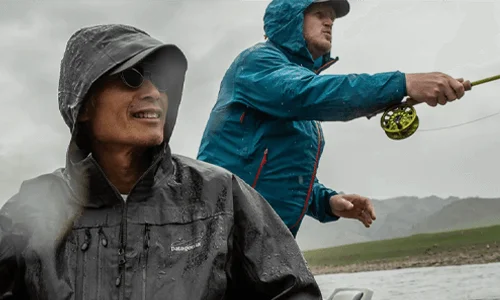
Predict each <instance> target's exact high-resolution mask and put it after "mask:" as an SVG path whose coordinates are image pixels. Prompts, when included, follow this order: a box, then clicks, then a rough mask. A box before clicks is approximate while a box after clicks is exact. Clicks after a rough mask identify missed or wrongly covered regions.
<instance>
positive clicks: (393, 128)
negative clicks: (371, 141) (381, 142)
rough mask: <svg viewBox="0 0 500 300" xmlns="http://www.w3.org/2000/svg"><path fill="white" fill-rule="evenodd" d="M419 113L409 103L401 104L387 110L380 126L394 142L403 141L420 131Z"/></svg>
mask: <svg viewBox="0 0 500 300" xmlns="http://www.w3.org/2000/svg"><path fill="white" fill-rule="evenodd" d="M418 125H419V120H418V116H417V111H416V110H415V108H413V105H411V104H409V103H401V104H397V105H395V106H392V107H390V108H389V109H387V110H386V111H385V112H384V114H383V115H382V117H381V118H380V126H381V127H382V129H383V130H384V131H385V134H386V135H387V136H388V137H389V138H390V139H393V140H403V139H406V138H408V137H410V136H412V135H413V134H414V133H415V132H416V131H417V129H418Z"/></svg>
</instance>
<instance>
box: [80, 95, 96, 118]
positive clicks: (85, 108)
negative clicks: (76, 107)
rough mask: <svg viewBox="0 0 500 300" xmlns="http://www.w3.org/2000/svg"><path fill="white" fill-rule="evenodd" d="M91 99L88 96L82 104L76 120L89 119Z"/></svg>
mask: <svg viewBox="0 0 500 300" xmlns="http://www.w3.org/2000/svg"><path fill="white" fill-rule="evenodd" d="M92 101H93V99H92V98H89V99H88V101H85V102H84V104H83V105H82V108H81V111H80V113H79V114H78V122H87V121H89V120H90V114H91V112H90V106H91V105H90V103H91V102H92Z"/></svg>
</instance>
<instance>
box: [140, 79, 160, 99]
mask: <svg viewBox="0 0 500 300" xmlns="http://www.w3.org/2000/svg"><path fill="white" fill-rule="evenodd" d="M139 93H140V98H141V99H145V98H150V99H155V100H158V99H160V96H161V95H160V94H161V93H160V91H159V90H158V88H157V87H156V86H155V85H154V84H153V83H152V82H151V80H149V79H144V82H143V83H142V85H141V87H140V88H139Z"/></svg>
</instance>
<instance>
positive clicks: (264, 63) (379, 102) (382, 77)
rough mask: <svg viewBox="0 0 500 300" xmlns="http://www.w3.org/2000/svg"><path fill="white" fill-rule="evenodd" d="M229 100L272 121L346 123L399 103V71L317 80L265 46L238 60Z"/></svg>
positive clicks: (403, 88) (401, 87) (402, 93)
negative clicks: (234, 87)
mask: <svg viewBox="0 0 500 300" xmlns="http://www.w3.org/2000/svg"><path fill="white" fill-rule="evenodd" d="M235 83H236V87H237V88H236V89H235V92H236V94H235V97H234V99H235V100H236V101H238V102H241V103H243V104H244V105H247V106H249V107H251V108H253V109H256V110H259V111H262V112H264V113H266V114H269V115H271V116H274V117H277V118H284V119H292V120H317V121H349V120H352V119H355V118H358V117H363V116H369V115H372V114H373V113H375V112H378V111H380V110H382V109H385V108H387V107H388V106H390V105H394V104H397V103H400V102H401V101H402V100H403V98H404V97H405V96H406V77H405V74H404V73H401V72H399V71H394V72H385V73H377V74H374V75H369V74H349V75H317V74H316V73H314V72H312V71H310V70H309V69H307V68H304V67H302V66H300V65H297V64H294V63H292V62H290V61H288V60H287V59H286V58H285V57H284V56H283V54H281V53H279V52H278V51H276V50H274V49H273V48H270V47H261V48H259V49H257V50H253V51H252V52H249V53H248V54H246V56H243V57H242V62H241V64H240V65H239V66H238V67H237V73H236V77H235Z"/></svg>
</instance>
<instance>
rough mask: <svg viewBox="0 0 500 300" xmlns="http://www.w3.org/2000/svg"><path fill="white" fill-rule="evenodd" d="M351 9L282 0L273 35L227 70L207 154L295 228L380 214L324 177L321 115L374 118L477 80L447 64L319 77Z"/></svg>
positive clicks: (329, 2) (272, 16)
mask: <svg viewBox="0 0 500 300" xmlns="http://www.w3.org/2000/svg"><path fill="white" fill-rule="evenodd" d="M349 10H350V6H349V3H348V2H347V1H346V0H342V1H335V0H326V1H325V0H317V1H314V0H293V1H292V0H273V1H272V2H271V3H270V4H269V6H268V7H267V9H266V12H265V16H264V30H265V33H266V37H267V40H266V41H265V42H262V43H258V44H257V45H254V46H253V47H250V48H249V49H246V50H244V51H243V52H242V53H241V54H240V55H239V56H238V57H237V58H236V59H235V61H234V62H233V63H232V65H231V66H230V68H229V69H228V70H227V72H226V74H225V76H224V78H223V80H222V83H221V86H220V92H219V95H218V99H217V102H216V104H215V106H214V108H213V110H212V112H211V114H210V118H209V120H208V124H207V126H206V128H205V131H204V134H203V137H202V141H201V145H200V149H199V153H198V159H200V160H203V161H206V162H210V163H212V164H215V165H219V166H222V167H224V168H226V169H228V170H230V171H231V172H234V173H236V174H237V175H238V176H240V177H241V178H242V179H243V180H245V181H246V182H247V183H248V184H250V185H251V186H252V187H254V188H255V189H256V190H257V191H258V192H260V193H261V194H262V195H263V196H264V198H266V199H267V201H268V202H269V203H270V204H271V206H272V207H273V208H274V209H275V210H276V212H277V213H278V214H279V215H280V217H281V218H282V220H283V221H284V222H285V224H286V225H287V226H288V228H289V229H290V231H291V232H292V234H293V235H294V236H296V234H297V231H298V229H299V227H300V224H301V222H302V220H303V218H304V216H305V215H306V214H307V215H309V216H312V217H313V218H315V219H317V220H319V221H320V222H330V221H335V220H337V219H338V218H339V217H344V218H353V219H358V220H360V221H361V222H362V223H363V224H364V225H365V226H366V227H369V226H370V224H371V223H372V221H373V220H374V219H375V213H374V210H373V207H372V205H371V202H370V200H369V199H368V198H366V197H362V196H359V195H340V194H337V192H336V191H335V190H333V189H331V188H328V187H326V186H324V185H323V184H322V183H321V182H320V181H319V180H318V178H317V177H316V170H317V168H318V164H319V162H320V157H321V154H322V152H323V148H324V145H325V141H324V138H323V134H322V129H321V124H320V123H319V121H349V120H352V119H355V118H359V117H364V116H369V115H371V114H373V113H375V112H378V111H380V110H382V109H384V108H387V107H388V106H390V105H393V104H397V103H400V102H401V101H402V100H403V99H404V97H406V96H409V97H411V98H413V99H414V100H415V101H417V102H426V103H427V104H429V105H430V106H436V105H437V104H441V105H444V104H445V103H447V102H449V101H453V100H455V99H458V98H461V97H462V96H463V94H464V85H465V84H470V83H469V82H468V81H467V82H464V81H463V80H461V79H458V80H457V79H453V78H452V77H450V76H448V75H445V74H442V73H438V72H434V73H423V74H404V73H402V72H399V71H394V72H386V73H379V74H374V75H368V74H349V75H319V73H320V72H321V71H324V70H325V69H327V68H328V67H330V66H331V65H332V64H334V63H335V62H336V61H337V58H333V57H332V56H331V54H330V51H331V50H330V49H331V29H332V24H333V21H334V20H335V19H338V18H342V17H344V16H345V15H347V14H348V12H349Z"/></svg>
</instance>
